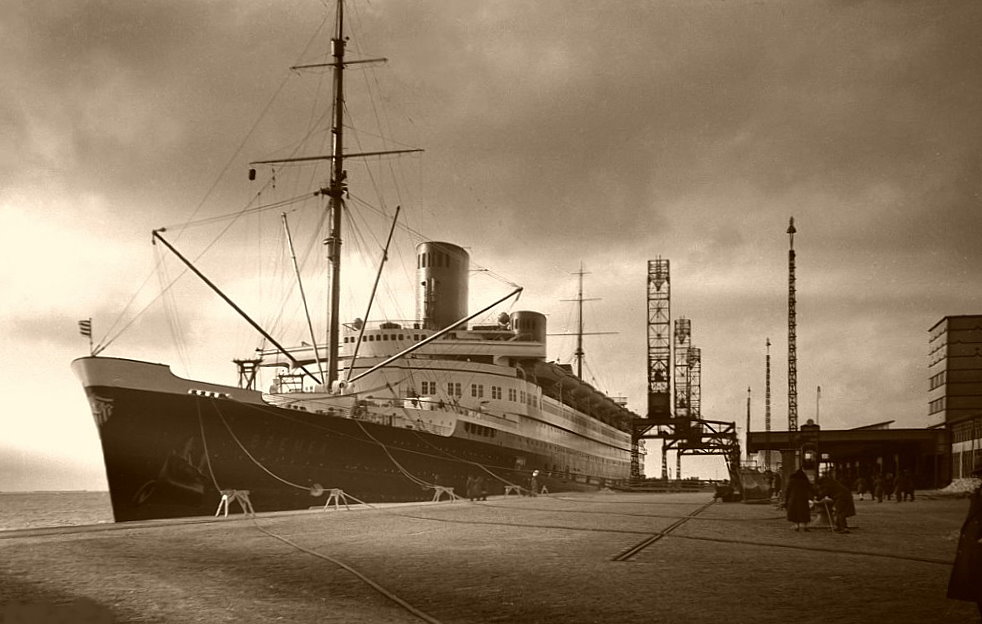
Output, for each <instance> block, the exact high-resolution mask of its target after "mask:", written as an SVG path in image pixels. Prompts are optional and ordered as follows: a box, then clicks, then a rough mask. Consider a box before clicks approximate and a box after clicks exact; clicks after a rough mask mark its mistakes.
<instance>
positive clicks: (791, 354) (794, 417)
mask: <svg viewBox="0 0 982 624" xmlns="http://www.w3.org/2000/svg"><path fill="white" fill-rule="evenodd" d="M795 232H797V230H796V229H795V228H794V217H791V223H790V225H788V236H789V237H790V239H791V245H790V247H789V248H788V431H797V430H798V349H797V346H796V344H795V343H796V342H797V337H796V334H795V333H796V331H797V327H796V326H795V324H796V318H795V310H794V304H795V290H794V287H795V284H794V235H795Z"/></svg>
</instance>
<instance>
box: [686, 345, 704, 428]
mask: <svg viewBox="0 0 982 624" xmlns="http://www.w3.org/2000/svg"><path fill="white" fill-rule="evenodd" d="M688 363H689V417H690V418H695V419H699V418H702V349H700V348H699V347H689V356H688Z"/></svg>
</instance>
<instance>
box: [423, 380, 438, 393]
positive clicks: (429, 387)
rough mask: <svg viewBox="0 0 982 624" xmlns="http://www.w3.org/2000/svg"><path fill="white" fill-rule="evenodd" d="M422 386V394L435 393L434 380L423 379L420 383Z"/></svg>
mask: <svg viewBox="0 0 982 624" xmlns="http://www.w3.org/2000/svg"><path fill="white" fill-rule="evenodd" d="M420 385H421V386H422V387H423V394H426V395H433V394H436V382H435V381H424V382H421V384H420Z"/></svg>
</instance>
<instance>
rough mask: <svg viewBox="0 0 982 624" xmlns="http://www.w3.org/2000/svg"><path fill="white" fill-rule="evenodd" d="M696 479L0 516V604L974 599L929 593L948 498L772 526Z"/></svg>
mask: <svg viewBox="0 0 982 624" xmlns="http://www.w3.org/2000/svg"><path fill="white" fill-rule="evenodd" d="M711 497H712V494H711V493H709V492H695V493H672V494H654V493H628V492H598V493H589V494H586V493H577V494H563V495H551V496H540V497H536V498H529V497H517V496H512V497H509V498H504V497H493V498H492V499H489V500H488V501H487V502H468V501H466V500H464V501H457V502H455V503H449V502H446V501H444V502H439V503H423V504H420V503H415V504H413V503H404V504H387V505H377V506H374V507H372V508H365V507H361V506H357V507H353V508H352V509H350V510H345V509H344V508H343V507H342V508H341V510H339V511H335V510H333V509H331V510H328V511H323V510H319V509H318V510H310V511H299V512H280V513H266V514H259V516H258V517H257V518H256V519H250V518H245V517H243V516H241V515H239V514H233V515H230V516H229V517H228V518H227V519H224V518H192V519H181V520H154V521H144V522H139V523H127V524H116V525H96V526H86V527H63V528H54V529H33V530H20V531H4V532H0V620H3V621H8V620H9V621H17V619H16V617H13V616H14V615H23V614H27V615H28V616H30V617H28V619H27V620H26V621H41V622H43V621H49V620H46V619H43V618H44V617H50V618H51V619H50V621H69V620H74V621H93V622H110V621H112V622H175V623H176V622H182V623H184V622H201V623H205V622H208V623H210V622H237V623H248V622H270V621H282V622H334V621H336V622H373V623H374V622H419V621H428V622H444V623H449V622H624V621H651V622H707V623H708V622H712V623H713V624H718V622H721V621H727V622H750V621H753V622H755V623H769V622H775V623H777V622H781V623H783V622H789V621H795V622H816V623H817V622H822V623H824V622H829V621H840V622H860V621H868V617H870V616H871V614H873V613H875V614H876V618H877V619H881V620H883V621H891V622H927V621H930V622H965V621H972V619H973V618H974V617H977V616H976V607H975V605H974V604H970V603H966V602H957V601H951V600H946V599H945V588H946V585H947V581H948V575H949V573H950V568H951V562H952V560H953V558H954V550H955V545H956V539H957V533H958V529H959V527H960V525H961V522H962V520H963V518H964V514H965V512H966V510H967V506H968V502H967V501H966V500H964V499H954V498H947V497H940V496H924V495H923V494H922V493H920V492H919V493H918V499H917V500H916V501H915V502H913V503H902V504H898V503H895V502H892V501H891V502H884V503H875V502H872V501H856V506H857V512H858V514H857V516H856V517H853V518H850V525H851V526H852V527H855V530H854V531H853V532H852V533H850V534H848V535H840V534H835V533H832V532H831V531H830V530H829V529H828V527H821V528H818V527H816V528H813V529H812V530H810V531H808V532H804V533H796V532H793V531H789V530H788V523H787V522H786V521H785V519H784V516H783V512H782V511H780V510H778V509H776V508H775V506H774V505H772V504H757V505H748V504H742V503H718V502H716V503H714V502H712V500H711ZM66 614H71V617H68V619H64V617H65V615H66ZM4 616H6V619H4ZM59 617H61V618H63V619H56V618H59ZM84 617H89V618H90V619H89V620H83V619H82V618H84ZM32 618H33V619H32Z"/></svg>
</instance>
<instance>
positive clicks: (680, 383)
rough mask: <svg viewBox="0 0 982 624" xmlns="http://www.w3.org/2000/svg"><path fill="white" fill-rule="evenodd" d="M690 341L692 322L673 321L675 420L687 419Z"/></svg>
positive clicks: (689, 415)
mask: <svg viewBox="0 0 982 624" xmlns="http://www.w3.org/2000/svg"><path fill="white" fill-rule="evenodd" d="M691 339H692V321H690V320H689V319H687V318H680V319H676V320H675V366H674V367H673V368H674V373H675V376H674V382H675V383H674V385H675V418H676V419H679V418H683V419H688V418H692V417H693V415H692V413H691V410H690V403H691V400H692V395H691V387H692V386H691V378H690V375H689V347H690V346H691V344H692V343H691Z"/></svg>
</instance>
